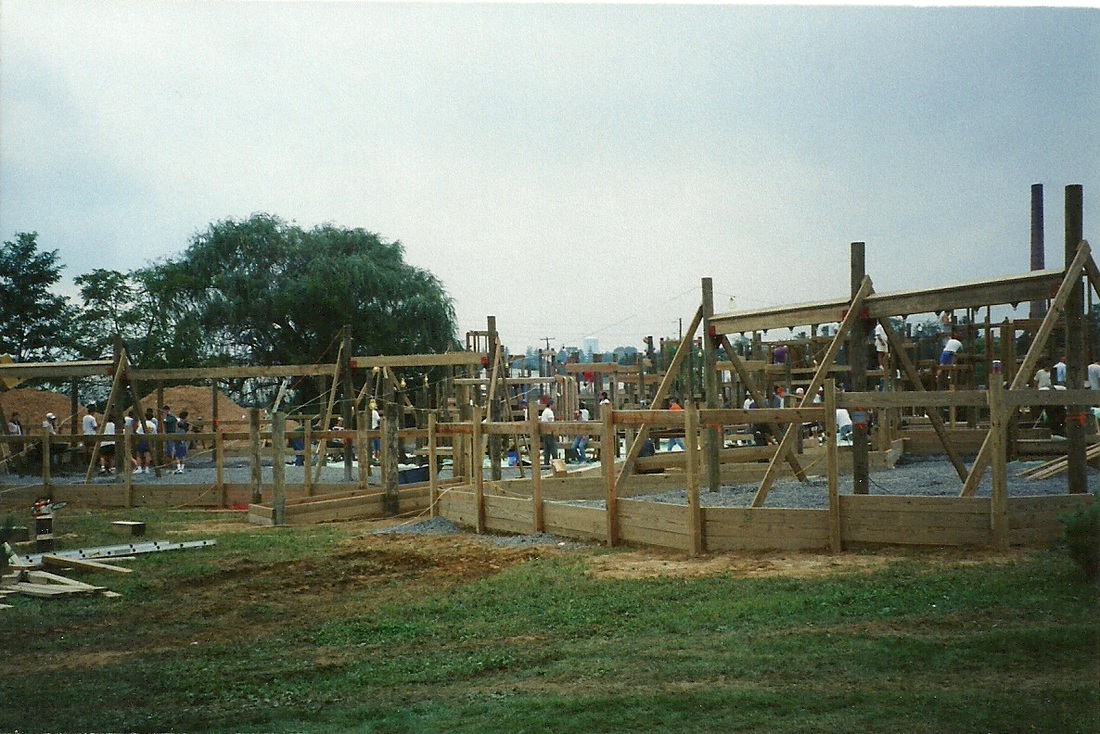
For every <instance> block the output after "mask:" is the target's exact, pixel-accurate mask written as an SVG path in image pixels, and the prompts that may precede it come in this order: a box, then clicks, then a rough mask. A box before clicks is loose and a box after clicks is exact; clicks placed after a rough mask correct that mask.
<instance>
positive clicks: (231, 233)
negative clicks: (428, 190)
mask: <svg viewBox="0 0 1100 734" xmlns="http://www.w3.org/2000/svg"><path fill="white" fill-rule="evenodd" d="M153 270H154V272H153V273H151V274H150V278H151V283H155V288H156V290H157V292H158V293H159V295H160V297H161V301H162V304H163V305H164V311H165V313H166V314H167V315H168V318H169V319H170V320H171V322H172V323H173V324H174V325H175V327H174V328H177V329H179V328H191V329H198V330H199V331H201V333H202V335H203V337H204V344H203V346H202V349H203V350H204V352H205V353H204V354H203V355H196V356H202V357H205V358H206V360H207V361H214V362H227V363H239V364H258V365H268V364H301V363H309V362H313V361H318V360H320V359H321V358H322V355H325V354H327V353H329V352H330V350H331V349H332V347H333V345H334V342H335V340H336V339H337V337H338V335H339V334H340V330H341V328H342V327H343V325H344V324H348V325H350V326H351V335H352V339H353V342H354V344H355V349H356V352H357V353H359V354H416V353H429V352H442V351H446V350H447V349H449V348H452V347H454V345H455V336H454V332H455V315H454V306H453V304H452V302H451V299H450V297H449V296H448V295H447V294H446V292H445V291H444V289H443V286H442V284H441V283H440V282H439V280H438V279H436V277H435V276H433V275H432V274H431V273H428V272H427V271H425V270H421V269H419V268H416V267H413V266H410V265H408V264H406V263H405V262H404V248H403V247H402V245H401V244H400V243H399V242H385V241H383V240H382V239H380V238H379V236H378V235H376V234H373V233H370V232H367V231H365V230H362V229H351V230H349V229H341V228H337V227H333V226H331V225H323V226H319V227H315V228H313V229H311V230H308V231H307V230H303V229H301V228H300V227H298V226H296V225H293V224H288V223H286V222H284V221H282V220H281V219H279V218H277V217H274V216H271V215H267V214H256V215H253V216H252V217H251V218H249V219H248V220H245V221H235V220H226V221H223V222H218V223H215V224H213V225H211V226H210V228H209V229H208V230H207V231H206V232H204V233H201V234H199V235H197V236H196V237H195V238H194V240H193V241H192V243H191V245H190V246H189V247H188V248H187V250H186V251H185V252H184V254H183V256H182V257H180V258H179V259H178V260H174V261H168V262H165V263H163V264H161V265H159V266H157V267H155V268H154V269H153ZM184 341H186V340H184ZM330 358H331V357H330Z"/></svg>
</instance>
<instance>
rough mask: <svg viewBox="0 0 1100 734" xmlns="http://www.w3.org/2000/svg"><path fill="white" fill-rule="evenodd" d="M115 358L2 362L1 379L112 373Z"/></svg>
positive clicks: (86, 375) (0, 365)
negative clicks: (78, 360) (80, 360)
mask: <svg viewBox="0 0 1100 734" xmlns="http://www.w3.org/2000/svg"><path fill="white" fill-rule="evenodd" d="M114 364H115V363H114V360H110V359H97V360H94V361H84V362H6V363H0V380H4V379H12V378H17V377H18V378H22V379H31V378H35V377H56V378H62V377H64V378H72V377H93V376H96V375H103V376H106V375H110V374H111V368H112V367H114Z"/></svg>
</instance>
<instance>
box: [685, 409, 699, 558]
mask: <svg viewBox="0 0 1100 734" xmlns="http://www.w3.org/2000/svg"><path fill="white" fill-rule="evenodd" d="M682 412H683V415H684V451H685V452H686V453H685V456H684V468H685V470H686V474H687V476H686V478H687V504H688V532H689V533H690V534H691V554H692V555H694V556H697V555H699V554H701V553H702V552H703V545H704V543H703V508H702V507H701V506H700V504H699V471H698V461H699V407H698V406H697V405H696V404H695V401H694V400H688V402H687V409H686V410H684V411H682Z"/></svg>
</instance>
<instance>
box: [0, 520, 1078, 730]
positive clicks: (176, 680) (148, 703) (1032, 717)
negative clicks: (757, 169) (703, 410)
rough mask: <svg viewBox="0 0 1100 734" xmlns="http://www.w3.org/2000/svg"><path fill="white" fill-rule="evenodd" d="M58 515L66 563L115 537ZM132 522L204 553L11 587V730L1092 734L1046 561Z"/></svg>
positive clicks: (4, 714) (7, 700) (6, 686)
mask: <svg viewBox="0 0 1100 734" xmlns="http://www.w3.org/2000/svg"><path fill="white" fill-rule="evenodd" d="M62 513H63V514H61V515H59V517H58V520H57V522H56V527H55V532H56V533H57V534H58V536H59V540H58V548H59V549H63V548H72V547H91V546H96V545H112V544H116V543H117V542H118V541H119V539H118V538H117V537H116V536H112V535H110V534H109V533H108V532H107V528H108V526H109V521H110V520H112V519H121V518H122V517H123V515H122V514H121V513H119V514H102V513H100V514H81V513H79V512H77V511H68V510H63V511H62ZM125 518H126V519H137V520H144V521H146V522H147V524H148V527H149V535H148V537H149V538H150V539H166V540H187V539H202V538H215V539H216V540H217V545H216V546H215V547H213V548H207V549H201V550H185V551H173V552H165V553H158V554H152V555H147V556H141V557H138V558H137V559H136V560H134V561H130V562H129V563H128V565H129V567H131V568H133V569H134V573H132V574H130V575H127V576H122V575H116V574H107V573H95V574H92V573H87V572H76V571H71V572H67V573H66V575H68V576H70V577H71V578H76V579H79V580H82V581H87V582H89V583H94V584H98V585H103V586H107V587H109V588H110V589H112V590H114V591H117V592H120V593H121V594H122V597H121V598H118V599H107V598H102V597H98V596H90V597H74V598H65V599H51V600H38V599H31V598H28V597H9V598H8V599H7V602H8V603H10V604H13V606H14V608H12V609H5V610H0V650H2V651H3V652H2V659H0V681H2V683H0V731H11V732H15V731H18V732H46V731H51V732H58V731H62V732H78V731H134V732H146V731H148V732H153V731H178V732H227V731H242V732H297V731H302V732H333V731H345V732H414V731H415V732H425V731H426V732H431V731H446V732H512V733H515V732H540V733H545V732H632V731H636V732H682V731H692V732H712V731H713V732H738V731H746V732H748V731H751V732H879V731H881V732H935V733H937V734H942V733H943V732H1066V733H1068V732H1100V713H1098V712H1100V633H1098V622H1097V620H1098V618H1100V614H1098V612H1100V609H1098V598H1097V589H1096V587H1090V586H1088V585H1086V584H1085V583H1084V582H1083V581H1082V580H1081V576H1080V572H1079V571H1078V569H1077V568H1076V567H1074V566H1073V565H1072V563H1071V562H1070V561H1069V560H1068V559H1067V558H1066V557H1065V555H1064V554H1062V553H1060V552H1057V551H1051V552H1043V553H1024V552H1012V553H1006V554H1001V555H991V554H989V553H983V554H980V555H977V556H968V555H967V554H965V553H959V552H955V553H944V552H931V551H923V552H915V551H913V552H907V553H902V552H898V551H883V552H880V553H876V554H868V553H866V552H865V553H849V554H844V555H843V556H840V557H837V558H836V559H835V560H834V561H833V562H832V563H831V564H830V565H829V566H828V567H827V570H825V571H821V570H818V571H815V572H814V573H810V574H800V573H797V572H792V573H769V574H763V575H748V574H744V573H736V572H732V571H728V570H727V571H722V572H716V573H707V574H690V573H672V574H665V575H659V574H649V575H645V576H644V577H641V578H620V577H616V576H614V575H609V574H607V573H604V572H603V571H605V570H606V569H607V568H609V567H612V566H614V565H615V561H616V559H618V558H620V557H621V555H622V552H621V551H618V550H611V551H609V550H604V549H598V548H594V549H587V550H576V549H569V548H566V549H563V548H557V547H555V546H545V547H535V548H531V547H527V548H514V547H512V548H502V547H498V546H494V545H492V544H489V543H486V542H484V541H483V540H481V539H477V538H470V537H466V536H431V537H425V536H413V535H379V534H373V533H371V532H370V530H371V529H372V528H373V527H374V526H372V525H371V524H366V523H356V524H351V523H349V524H335V525H325V526H318V527H313V528H307V529H290V528H278V529H271V528H263V529H261V528H254V527H250V526H248V525H247V524H246V523H245V522H244V520H243V518H242V517H241V516H240V515H239V514H235V513H200V512H153V511H145V512H133V511H131V512H127V513H125ZM642 554H643V555H644V552H643V553H642ZM638 555H639V553H638V552H634V553H632V554H631V557H632V558H635V559H636V558H637V557H638ZM846 559H848V560H846ZM658 560H660V559H658ZM666 560H668V559H666ZM775 560H776V559H775V557H769V556H759V557H756V558H755V559H754V561H755V562H757V563H756V565H767V564H768V563H771V565H772V566H778V565H779V564H777V563H775ZM672 561H676V562H675V563H673V562H672ZM682 561H683V559H682V558H680V559H671V560H669V563H668V565H669V566H675V567H676V568H677V569H681V570H682V569H684V568H687V567H690V566H691V564H692V563H696V562H694V561H692V562H690V563H686V564H685V563H682ZM705 561H706V559H704V560H703V561H699V562H698V563H704V562H705ZM784 561H785V563H786V565H788V566H789V565H790V563H787V562H794V561H798V559H797V558H795V559H791V558H789V557H788V558H785V559H784ZM857 561H859V562H857ZM870 561H874V562H873V563H872V562H870ZM662 563H663V562H662ZM662 563H657V564H656V565H657V566H658V567H660V566H661V565H662ZM795 565H797V563H795ZM636 575H640V574H636Z"/></svg>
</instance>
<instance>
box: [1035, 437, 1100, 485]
mask: <svg viewBox="0 0 1100 734" xmlns="http://www.w3.org/2000/svg"><path fill="white" fill-rule="evenodd" d="M1094 459H1100V443H1096V444H1093V445H1092V446H1089V447H1088V448H1087V449H1085V461H1093V460H1094ZM1068 468H1069V457H1068V456H1061V457H1059V458H1057V459H1053V460H1051V461H1048V462H1046V463H1045V464H1040V465H1039V466H1033V467H1030V468H1028V469H1025V470H1024V471H1022V472H1020V473H1019V474H1017V475H1016V476H1017V477H1020V478H1023V479H1035V480H1039V479H1050V478H1051V477H1055V476H1058V475H1059V474H1061V473H1063V472H1064V471H1066V469H1068Z"/></svg>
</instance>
